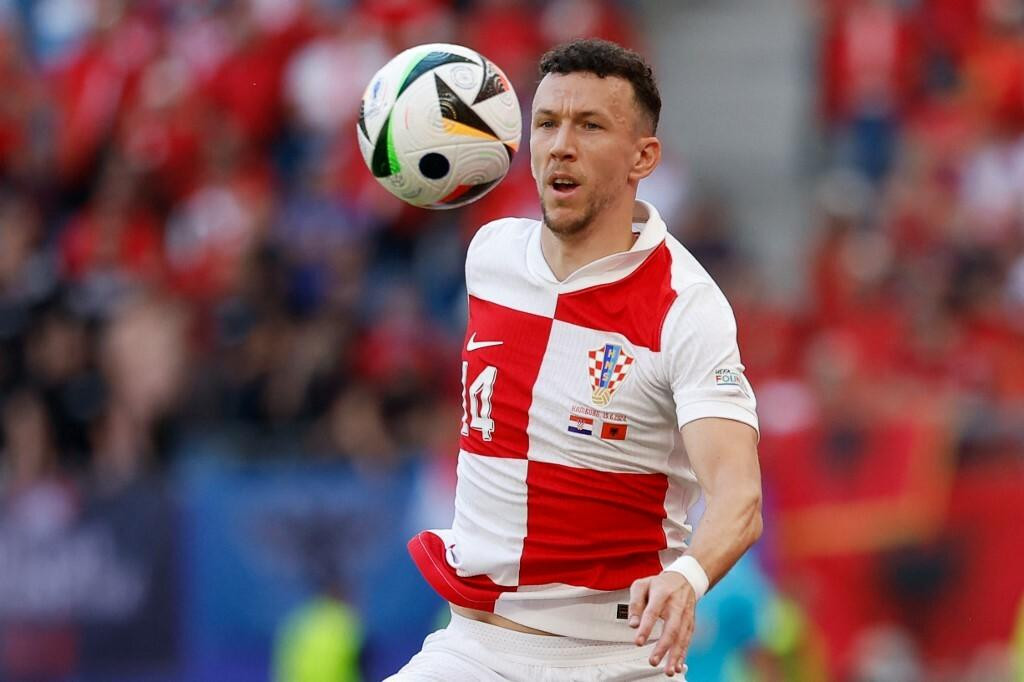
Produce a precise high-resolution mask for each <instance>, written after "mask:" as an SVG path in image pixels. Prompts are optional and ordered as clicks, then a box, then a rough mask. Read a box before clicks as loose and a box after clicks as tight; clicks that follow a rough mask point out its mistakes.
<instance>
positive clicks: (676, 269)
mask: <svg viewBox="0 0 1024 682" xmlns="http://www.w3.org/2000/svg"><path fill="white" fill-rule="evenodd" d="M665 247H666V248H667V249H668V252H669V256H670V257H671V259H672V266H671V270H670V277H671V284H672V289H673V290H674V291H675V292H676V294H679V295H681V294H683V293H684V292H686V291H688V290H691V289H694V288H696V289H697V290H698V291H699V290H703V289H707V288H710V289H714V290H718V285H717V284H715V280H714V279H712V278H711V275H710V274H708V271H707V270H705V269H704V266H702V265H701V264H700V262H699V261H698V260H697V259H696V258H694V256H693V254H692V253H690V251H689V249H687V248H686V247H685V246H683V244H682V243H681V242H680V241H679V240H678V239H676V238H675V237H673V236H672V235H671V234H669V235H666V236H665Z"/></svg>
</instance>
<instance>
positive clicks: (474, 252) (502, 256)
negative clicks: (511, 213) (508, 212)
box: [466, 218, 540, 268]
mask: <svg viewBox="0 0 1024 682" xmlns="http://www.w3.org/2000/svg"><path fill="white" fill-rule="evenodd" d="M539 225H540V223H539V222H538V221H536V220H531V219H529V218H499V219H498V220H492V221H491V222H489V223H485V224H484V225H482V226H481V227H480V229H478V230H477V231H476V234H475V235H473V239H471V240H470V242H469V250H468V251H467V252H466V267H467V268H473V267H477V266H479V265H484V266H493V265H495V264H497V263H500V262H506V263H507V262H511V261H514V260H515V254H517V253H522V254H524V255H525V253H526V246H527V243H528V241H529V238H530V234H531V233H532V232H533V231H534V230H536V229H537V228H538V227H539Z"/></svg>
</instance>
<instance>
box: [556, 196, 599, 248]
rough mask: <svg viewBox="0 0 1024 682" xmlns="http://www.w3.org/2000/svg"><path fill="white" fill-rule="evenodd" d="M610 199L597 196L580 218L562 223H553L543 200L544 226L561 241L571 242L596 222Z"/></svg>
mask: <svg viewBox="0 0 1024 682" xmlns="http://www.w3.org/2000/svg"><path fill="white" fill-rule="evenodd" d="M609 203H610V202H609V200H608V197H607V196H605V195H603V194H602V195H598V196H595V197H594V198H593V199H592V200H591V201H590V202H589V203H588V204H587V210H586V211H584V212H583V214H582V215H580V216H579V217H578V218H575V219H573V218H571V217H569V218H566V219H564V220H562V221H561V222H557V221H552V219H551V217H550V216H549V215H548V211H547V208H546V207H545V206H544V202H543V200H542V201H541V202H540V212H541V215H542V216H543V217H544V225H545V226H546V227H547V228H548V229H549V230H551V233H552V234H553V235H555V236H556V237H558V238H559V239H561V240H563V241H564V240H571V239H573V238H574V237H579V236H580V235H582V234H583V233H584V232H585V231H586V229H587V228H588V227H590V225H591V223H593V222H594V218H595V217H596V216H597V215H598V214H599V213H600V212H601V211H602V210H603V209H604V208H605V207H606V206H607V205H608V204H609Z"/></svg>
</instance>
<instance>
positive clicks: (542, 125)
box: [537, 121, 555, 128]
mask: <svg viewBox="0 0 1024 682" xmlns="http://www.w3.org/2000/svg"><path fill="white" fill-rule="evenodd" d="M537 127H538V128H554V127H555V122H554V121H539V122H538V123H537Z"/></svg>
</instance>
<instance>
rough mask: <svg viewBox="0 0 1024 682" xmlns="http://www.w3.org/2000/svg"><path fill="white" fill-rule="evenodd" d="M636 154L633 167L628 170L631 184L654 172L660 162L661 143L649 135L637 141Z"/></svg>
mask: <svg viewBox="0 0 1024 682" xmlns="http://www.w3.org/2000/svg"><path fill="white" fill-rule="evenodd" d="M636 149H637V153H636V157H635V159H636V160H635V161H634V162H633V167H632V168H631V169H630V170H629V179H630V181H631V182H634V183H638V182H640V181H641V180H643V179H644V178H646V177H647V176H648V175H650V174H651V173H653V172H654V169H655V168H657V167H658V164H659V163H660V162H661V141H660V140H659V139H658V138H656V137H654V136H653V135H650V136H648V137H641V138H640V139H639V140H637V147H636Z"/></svg>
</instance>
